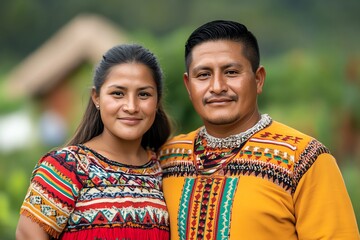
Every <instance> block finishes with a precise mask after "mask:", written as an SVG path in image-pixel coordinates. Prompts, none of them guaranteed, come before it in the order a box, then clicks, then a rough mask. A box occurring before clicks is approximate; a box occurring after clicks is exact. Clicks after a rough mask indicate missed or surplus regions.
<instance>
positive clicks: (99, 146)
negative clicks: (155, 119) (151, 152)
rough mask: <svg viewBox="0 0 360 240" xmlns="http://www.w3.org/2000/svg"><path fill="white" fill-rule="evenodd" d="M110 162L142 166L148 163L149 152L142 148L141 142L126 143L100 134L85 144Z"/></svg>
mask: <svg viewBox="0 0 360 240" xmlns="http://www.w3.org/2000/svg"><path fill="white" fill-rule="evenodd" d="M84 145H85V146H87V147H89V148H91V149H93V150H95V151H96V152H98V153H100V154H101V155H103V156H104V157H106V158H107V159H109V160H112V161H116V162H119V163H123V164H127V165H134V166H141V165H144V164H145V163H147V162H148V160H149V159H148V155H147V151H146V150H145V149H144V148H143V147H142V146H141V141H139V140H136V141H126V140H120V139H118V138H113V137H109V136H107V135H106V134H100V135H99V136H96V137H94V138H92V139H91V140H90V141H88V142H86V143H84Z"/></svg>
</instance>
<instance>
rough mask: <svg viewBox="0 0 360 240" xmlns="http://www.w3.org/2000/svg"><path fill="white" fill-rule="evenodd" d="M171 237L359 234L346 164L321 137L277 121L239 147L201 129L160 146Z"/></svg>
mask: <svg viewBox="0 0 360 240" xmlns="http://www.w3.org/2000/svg"><path fill="white" fill-rule="evenodd" d="M159 158H160V163H161V166H162V168H163V189H164V195H165V200H166V204H167V207H168V209H169V214H170V224H171V227H170V229H171V239H172V240H177V239H209V240H210V239H221V240H229V239H231V240H235V239H236V240H238V239H246V240H259V239H261V240H274V239H276V240H298V239H359V235H358V228H357V224H356V220H355V215H354V211H353V208H352V205H351V201H350V199H349V197H348V194H347V192H346V187H345V184H344V181H343V179H342V176H341V174H340V171H339V168H338V166H337V163H336V161H335V159H334V158H333V156H332V155H331V154H330V153H329V151H328V149H327V148H326V147H325V146H324V145H322V144H321V143H320V142H319V141H317V140H316V139H314V138H312V137H310V136H307V135H305V134H303V133H301V132H299V131H297V130H295V129H293V128H290V127H288V126H286V125H283V124H281V123H279V122H276V121H273V122H272V123H271V124H270V125H269V126H267V127H266V128H264V129H262V130H260V131H258V132H256V133H254V134H253V135H252V136H251V137H250V138H249V139H248V140H247V141H246V142H245V143H244V144H240V145H239V146H237V147H235V148H234V149H223V148H218V149H214V148H209V147H208V146H207V145H206V141H204V139H201V138H199V129H198V130H196V131H193V132H191V133H188V134H182V135H179V136H176V137H174V138H173V139H170V140H169V141H168V142H167V143H166V144H165V145H164V146H163V147H162V149H161V150H160V154H159Z"/></svg>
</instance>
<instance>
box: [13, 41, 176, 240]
mask: <svg viewBox="0 0 360 240" xmlns="http://www.w3.org/2000/svg"><path fill="white" fill-rule="evenodd" d="M161 97H162V71H161V68H160V66H159V63H158V61H157V59H156V57H155V56H154V55H153V54H152V53H151V52H149V50H147V49H145V48H143V47H142V46H139V45H136V44H132V45H119V46H115V47H113V48H112V49H110V50H109V51H108V52H107V53H105V55H104V56H103V59H102V60H101V62H100V63H99V65H98V66H97V68H96V71H95V76H94V87H93V89H92V92H91V98H90V100H89V103H88V106H87V109H86V112H85V114H84V117H83V120H82V122H81V124H80V126H79V127H78V130H77V132H76V133H75V136H74V137H73V138H72V140H70V142H69V143H68V144H67V146H66V147H64V148H61V149H58V150H54V151H51V152H49V153H47V154H46V155H45V156H43V157H42V158H41V159H40V160H39V162H38V164H37V165H36V167H35V169H34V171H33V175H32V178H31V183H30V187H29V190H28V193H27V195H26V197H25V200H24V203H23V205H22V206H21V210H20V212H21V215H20V219H19V223H18V226H17V231H16V238H17V239H19V240H20V239H49V238H51V237H53V238H59V239H97V240H99V239H104V240H105V239H106V240H115V239H157V240H158V239H169V217H168V212H167V209H166V205H165V201H164V197H163V193H162V191H161V180H162V179H161V169H160V166H159V163H158V161H157V159H156V156H155V153H154V152H156V151H157V150H158V148H159V147H160V146H161V145H162V144H163V143H164V142H165V141H166V140H167V138H168V137H169V135H170V124H169V121H168V118H167V116H166V114H165V112H164V111H163V106H162V104H161Z"/></svg>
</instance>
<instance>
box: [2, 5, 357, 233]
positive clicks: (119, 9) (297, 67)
mask: <svg viewBox="0 0 360 240" xmlns="http://www.w3.org/2000/svg"><path fill="white" fill-rule="evenodd" d="M139 6H140V7H139ZM359 9H360V1H358V0H348V1H342V2H340V1H334V0H328V1H325V0H320V1H315V2H314V1H310V0H305V1H286V0H280V1H275V2H274V1H272V2H266V1H265V2H264V1H260V0H244V1H236V0H227V1H221V2H219V1H215V0H197V1H190V0H182V1H180V0H178V1H177V0H173V1H167V0H155V1H140V0H136V1H135V2H132V3H129V2H127V1H115V0H109V1H106V2H99V1H95V0H87V1H85V0H78V1H69V0H68V1H67V0H64V1H55V0H46V1H43V0H28V1H24V0H11V1H10V0H3V1H2V2H1V7H0V53H1V54H0V117H1V115H6V114H8V113H11V112H12V111H15V110H17V109H19V108H22V107H24V105H26V106H28V102H27V100H24V99H23V100H19V101H16V102H14V101H11V100H9V99H8V98H7V97H6V96H8V93H6V92H5V90H4V89H5V88H4V87H3V86H4V81H3V79H5V76H6V74H7V72H8V71H9V70H11V69H12V68H13V67H14V66H15V65H16V64H17V63H18V62H19V61H21V60H22V58H24V57H26V56H27V55H28V54H29V53H31V52H32V51H34V50H35V49H36V48H37V47H39V46H40V45H41V44H43V43H44V42H45V41H46V40H47V39H48V38H50V37H51V36H52V34H54V33H55V32H56V31H57V30H58V29H59V28H60V27H62V26H63V25H64V24H65V23H67V22H68V21H69V20H70V19H71V18H73V17H74V16H75V15H77V14H79V13H81V12H92V13H98V14H101V15H103V16H105V17H106V18H108V19H110V20H112V21H113V22H114V23H116V24H117V25H118V26H119V28H122V30H125V31H126V32H127V33H128V34H129V35H130V37H131V41H134V42H138V43H140V44H143V45H144V46H146V47H148V48H149V49H151V50H152V51H153V52H155V54H156V55H157V56H158V58H159V60H160V63H161V65H162V67H163V71H164V74H165V88H166V89H165V99H164V102H165V106H166V109H167V111H168V113H169V114H170V116H171V117H172V119H173V120H174V122H175V124H176V127H175V133H180V132H187V131H190V130H193V129H194V128H197V127H199V126H200V125H201V120H200V119H199V117H198V116H197V115H196V113H195V112H194V110H193V107H192V105H191V103H190V101H189V99H188V95H187V93H186V91H185V88H184V87H183V79H182V76H183V73H184V71H185V67H184V59H183V54H184V53H183V51H184V50H183V48H184V43H185V41H186V38H187V37H188V35H189V34H190V33H191V31H192V30H193V29H194V28H195V27H197V26H198V25H199V24H201V23H203V22H205V21H208V20H211V19H219V18H222V19H233V20H237V21H240V22H243V23H245V24H246V25H247V26H248V27H249V28H250V29H251V30H252V32H254V34H255V35H256V36H257V37H258V40H259V44H260V49H261V53H262V61H261V62H262V64H263V65H264V66H265V68H266V70H267V78H266V83H265V86H264V90H263V94H262V95H260V97H259V106H260V110H261V111H262V112H263V113H269V114H270V115H271V116H272V117H273V118H274V119H276V120H278V121H281V122H283V123H285V124H288V125H290V126H292V127H295V128H297V129H299V130H301V131H303V132H306V133H308V134H309V135H312V136H314V137H316V138H318V139H319V140H320V141H321V142H323V143H324V144H325V145H326V146H328V147H329V148H330V150H331V151H332V153H333V154H334V155H335V157H336V158H337V160H338V162H339V165H340V168H341V170H342V173H343V176H344V180H345V183H346V186H347V188H348V191H349V195H350V197H351V200H352V202H353V206H354V209H355V212H356V215H357V219H358V223H359V222H360V190H359V189H360V153H359V150H356V149H355V150H354V151H353V152H344V151H343V150H341V144H344V143H345V144H347V142H346V140H347V139H345V138H343V135H342V134H341V133H342V124H343V122H344V119H345V117H344V116H347V114H350V115H352V116H353V118H354V119H355V120H354V126H353V131H354V132H355V135H357V139H360V137H359V136H358V135H359V132H360V117H359V116H360V108H359V107H357V106H358V102H359V101H360V99H359V98H360V97H359V96H360V79H359V71H358V70H357V72H356V70H355V77H353V75H351V74H350V75H349V70H348V66H349V64H350V65H351V61H353V60H354V59H355V60H354V61H355V66H356V67H355V69H359V65H357V64H359V59H360V49H359V46H358V45H359V42H360V32H359V29H358V23H359V22H360V15H359V14H358V10H359ZM49 19H51V21H49ZM91 74H92V66H90V65H89V64H86V65H84V66H83V67H82V68H81V69H79V70H78V71H77V72H76V74H75V77H74V79H76V81H74V88H76V89H81V90H79V95H80V97H81V98H82V99H83V101H82V102H83V104H82V106H79V111H78V112H79V115H78V116H74V126H72V130H75V128H76V126H77V123H78V120H76V119H79V118H80V115H81V113H82V110H83V109H84V108H85V106H86V104H87V94H88V90H89V87H90V85H91ZM28 107H29V108H33V109H32V110H33V112H34V115H35V117H36V114H37V109H36V107H34V106H33V105H31V104H30V105H29V106H28ZM0 134H1V133H0ZM48 150H49V149H46V147H44V146H42V145H39V143H38V142H36V141H34V143H32V144H31V145H30V146H29V147H28V148H26V149H22V150H20V151H15V152H10V153H2V152H0V209H1V211H0V235H1V239H4V240H7V239H14V232H15V228H16V224H17V220H18V212H19V208H20V205H21V203H22V200H23V198H24V196H25V193H26V189H27V186H28V181H29V178H30V175H31V171H32V169H33V167H34V166H35V164H36V162H37V161H38V159H39V158H40V156H42V155H43V154H44V153H45V152H46V151H48Z"/></svg>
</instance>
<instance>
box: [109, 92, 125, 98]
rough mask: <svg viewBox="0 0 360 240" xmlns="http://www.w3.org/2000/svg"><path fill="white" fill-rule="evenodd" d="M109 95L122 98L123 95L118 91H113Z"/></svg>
mask: <svg viewBox="0 0 360 240" xmlns="http://www.w3.org/2000/svg"><path fill="white" fill-rule="evenodd" d="M111 95H114V96H117V97H122V96H124V93H123V92H119V91H115V92H112V93H111Z"/></svg>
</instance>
